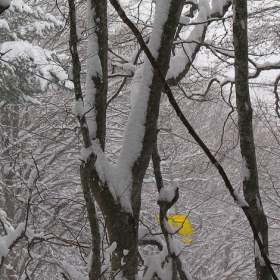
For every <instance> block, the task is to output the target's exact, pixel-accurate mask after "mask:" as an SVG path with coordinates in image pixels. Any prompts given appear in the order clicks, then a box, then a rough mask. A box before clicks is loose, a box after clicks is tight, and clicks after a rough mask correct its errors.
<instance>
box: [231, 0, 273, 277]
mask: <svg viewBox="0 0 280 280" xmlns="http://www.w3.org/2000/svg"><path fill="white" fill-rule="evenodd" d="M233 5H234V6H233V39H234V51H235V64H234V66H235V88H236V104H237V113H238V130H239V135H240V149H241V156H242V162H243V193H244V197H245V199H246V201H247V203H248V204H249V212H250V216H251V217H252V219H253V223H254V225H255V227H256V228H257V230H258V234H259V236H260V239H261V240H262V242H263V247H264V249H265V253H266V254H267V255H268V225H267V219H266V216H265V214H264V212H263V208H262V203H261V197H260V191H259V182H258V168H257V160H256V153H255V144H254V133H253V124H252V115H253V111H252V106H251V100H250V92H249V79H248V37H247V1H246V0H234V1H233ZM255 267H256V274H257V279H258V280H270V279H271V274H270V272H269V269H268V267H267V266H266V265H265V263H264V260H263V258H262V257H261V256H260V252H259V247H258V245H257V244H256V241H255Z"/></svg>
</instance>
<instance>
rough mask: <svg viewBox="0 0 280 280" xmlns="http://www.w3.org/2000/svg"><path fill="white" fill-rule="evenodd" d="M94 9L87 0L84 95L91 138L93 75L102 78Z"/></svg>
mask: <svg viewBox="0 0 280 280" xmlns="http://www.w3.org/2000/svg"><path fill="white" fill-rule="evenodd" d="M94 16H95V10H94V8H92V6H91V1H88V7H87V17H88V29H89V30H91V32H90V33H89V36H88V46H87V57H88V58H87V74H86V96H85V103H84V105H85V110H86V111H87V114H86V117H87V123H88V128H89V134H90V137H91V139H94V138H95V134H96V118H95V116H96V111H95V109H94V101H95V94H96V88H95V84H94V81H93V78H94V77H100V78H102V67H101V62H100V59H99V56H98V50H99V46H98V38H97V34H96V32H95V30H96V28H97V26H96V23H95V21H94Z"/></svg>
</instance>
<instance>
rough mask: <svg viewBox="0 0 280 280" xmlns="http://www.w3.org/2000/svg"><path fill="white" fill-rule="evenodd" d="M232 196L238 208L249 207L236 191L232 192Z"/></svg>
mask: <svg viewBox="0 0 280 280" xmlns="http://www.w3.org/2000/svg"><path fill="white" fill-rule="evenodd" d="M234 196H235V198H236V200H235V203H236V204H237V205H238V206H240V207H249V204H248V203H247V202H246V200H245V198H244V197H242V196H241V195H239V194H238V193H237V192H236V191H234Z"/></svg>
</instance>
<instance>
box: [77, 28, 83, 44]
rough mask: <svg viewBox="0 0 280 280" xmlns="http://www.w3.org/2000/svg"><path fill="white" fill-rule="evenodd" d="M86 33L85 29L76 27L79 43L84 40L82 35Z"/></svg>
mask: <svg viewBox="0 0 280 280" xmlns="http://www.w3.org/2000/svg"><path fill="white" fill-rule="evenodd" d="M84 31H85V29H84V28H83V27H78V26H76V35H77V39H78V41H79V40H81V39H82V37H83V35H82V33H83V32H84Z"/></svg>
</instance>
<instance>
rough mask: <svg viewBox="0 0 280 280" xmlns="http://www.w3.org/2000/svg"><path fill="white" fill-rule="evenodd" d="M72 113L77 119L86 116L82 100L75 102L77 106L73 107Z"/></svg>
mask: <svg viewBox="0 0 280 280" xmlns="http://www.w3.org/2000/svg"><path fill="white" fill-rule="evenodd" d="M72 112H73V114H74V115H75V116H76V117H80V118H81V117H83V115H84V114H85V107H84V103H83V100H82V99H81V98H79V99H78V100H76V101H75V105H74V107H73V110H72Z"/></svg>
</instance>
